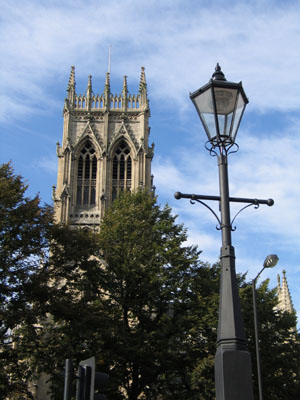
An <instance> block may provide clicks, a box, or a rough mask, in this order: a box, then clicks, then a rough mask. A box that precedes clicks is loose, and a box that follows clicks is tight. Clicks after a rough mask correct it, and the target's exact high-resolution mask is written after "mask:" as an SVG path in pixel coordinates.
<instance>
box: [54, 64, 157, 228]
mask: <svg viewBox="0 0 300 400" xmlns="http://www.w3.org/2000/svg"><path fill="white" fill-rule="evenodd" d="M75 85H76V83H75V68H74V67H72V68H71V74H70V79H69V84H68V89H67V93H68V95H67V98H66V99H65V104H64V109H63V117H64V127H63V139H62V145H60V144H59V143H57V156H58V175H57V186H56V187H55V186H54V187H53V200H54V207H55V217H56V221H57V222H58V223H63V224H69V225H71V226H74V227H75V226H81V227H89V228H93V229H98V227H99V225H100V221H101V218H102V217H103V215H104V213H105V210H106V208H107V207H108V206H109V205H111V204H112V201H113V200H114V199H115V198H116V197H117V196H118V194H119V193H120V192H121V191H123V190H129V191H134V190H136V189H138V188H148V189H149V190H151V189H152V179H153V177H152V176H151V161H152V157H153V152H154V144H152V146H151V147H149V145H148V138H149V134H150V128H149V116H150V110H149V101H148V98H147V84H146V77H145V69H144V68H143V67H142V70H141V76H140V85H139V92H138V94H133V95H131V94H129V93H128V87H127V77H126V76H124V80H123V89H122V93H121V94H119V95H113V94H111V92H110V74H109V73H107V74H106V81H105V86H104V93H103V94H101V95H99V94H94V92H93V89H92V77H91V76H89V78H88V85H87V90H86V93H85V94H83V95H81V94H77V93H76V91H75Z"/></svg>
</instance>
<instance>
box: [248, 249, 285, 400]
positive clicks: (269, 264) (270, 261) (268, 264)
mask: <svg viewBox="0 0 300 400" xmlns="http://www.w3.org/2000/svg"><path fill="white" fill-rule="evenodd" d="M278 260H279V258H278V256H277V255H276V254H270V255H268V256H267V257H266V259H265V261H264V264H263V268H262V269H261V271H260V272H259V273H258V274H257V275H256V277H255V278H254V279H253V280H252V299H253V314H254V332H255V349H256V363H257V379H258V392H259V399H260V400H263V392H262V378H261V369H260V353H259V337H258V323H257V306H256V290H255V287H256V282H257V279H258V277H259V275H260V274H261V273H262V272H263V270H264V269H265V268H273V267H275V265H276V264H277V263H278Z"/></svg>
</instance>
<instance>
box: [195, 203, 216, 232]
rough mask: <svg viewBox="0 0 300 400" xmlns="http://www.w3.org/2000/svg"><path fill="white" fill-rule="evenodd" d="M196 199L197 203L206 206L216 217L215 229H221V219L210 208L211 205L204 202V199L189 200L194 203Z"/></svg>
mask: <svg viewBox="0 0 300 400" xmlns="http://www.w3.org/2000/svg"><path fill="white" fill-rule="evenodd" d="M196 201H197V203H200V204H202V205H203V206H204V207H206V208H207V209H208V210H209V211H210V212H211V213H212V214H213V215H214V216H215V218H216V220H217V221H218V225H217V227H216V229H217V230H220V229H221V221H220V218H219V217H218V216H217V214H216V213H215V211H214V210H213V209H212V208H211V207H209V205H208V204H206V203H204V201H201V200H199V199H193V198H192V199H191V200H190V203H191V204H195V202H196ZM218 226H219V227H220V228H218Z"/></svg>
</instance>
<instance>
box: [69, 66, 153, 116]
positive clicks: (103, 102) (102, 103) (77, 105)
mask: <svg viewBox="0 0 300 400" xmlns="http://www.w3.org/2000/svg"><path fill="white" fill-rule="evenodd" d="M75 86H76V82H75V67H71V73H70V78H69V84H68V88H67V92H68V97H67V99H66V108H68V109H71V110H72V109H73V110H86V111H107V110H113V111H129V112H130V111H131V110H132V111H146V110H148V109H149V102H148V98H147V84H146V76H145V68H144V67H142V69H141V77H140V84H139V93H137V94H131V93H129V92H128V87H127V76H124V81H123V90H122V92H121V93H119V94H113V93H111V92H110V74H109V73H107V74H106V81H105V86H104V92H103V93H102V94H94V93H93V90H92V77H91V75H90V76H89V78H88V86H87V90H86V92H85V93H83V94H81V93H80V94H77V93H76V91H75Z"/></svg>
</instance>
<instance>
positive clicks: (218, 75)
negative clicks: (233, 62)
mask: <svg viewBox="0 0 300 400" xmlns="http://www.w3.org/2000/svg"><path fill="white" fill-rule="evenodd" d="M212 78H213V80H214V81H226V78H225V75H224V73H223V72H222V71H221V67H220V64H219V63H217V65H216V68H215V72H214V73H213V74H212Z"/></svg>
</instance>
